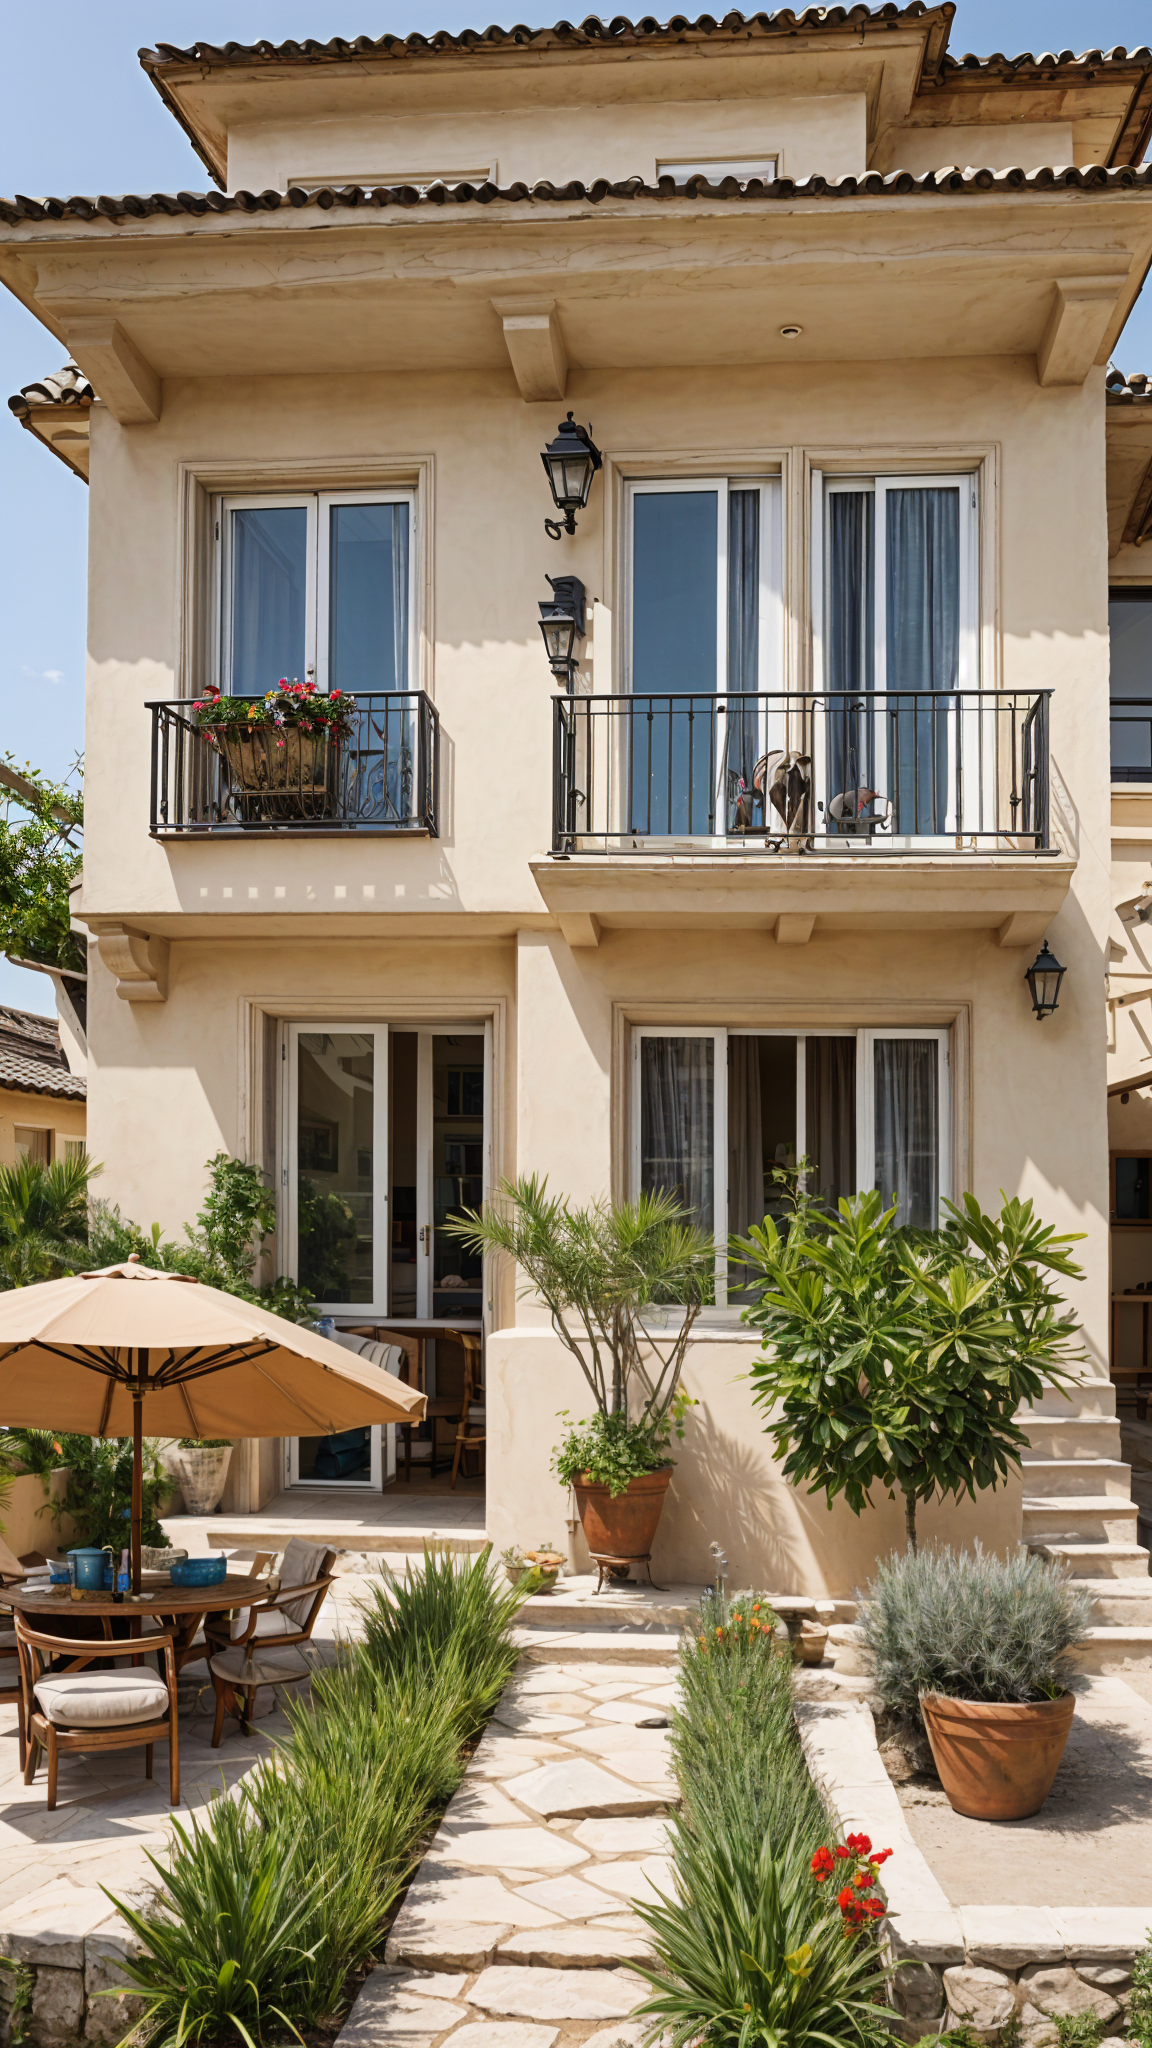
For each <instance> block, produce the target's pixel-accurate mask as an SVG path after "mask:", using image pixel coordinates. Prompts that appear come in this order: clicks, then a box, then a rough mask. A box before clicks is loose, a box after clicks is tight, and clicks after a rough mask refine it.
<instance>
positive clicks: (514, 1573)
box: [500, 1543, 528, 1586]
mask: <svg viewBox="0 0 1152 2048" xmlns="http://www.w3.org/2000/svg"><path fill="white" fill-rule="evenodd" d="M500 1562H501V1564H502V1565H503V1567H504V1576H505V1578H506V1579H507V1581H508V1584H509V1585H510V1586H518V1585H519V1583H520V1581H521V1579H522V1578H523V1577H524V1574H525V1572H526V1571H527V1570H528V1560H527V1558H526V1557H525V1555H524V1552H523V1551H522V1550H521V1548H520V1545H519V1544H518V1543H510V1544H509V1545H508V1548H507V1550H502V1551H501V1552H500Z"/></svg>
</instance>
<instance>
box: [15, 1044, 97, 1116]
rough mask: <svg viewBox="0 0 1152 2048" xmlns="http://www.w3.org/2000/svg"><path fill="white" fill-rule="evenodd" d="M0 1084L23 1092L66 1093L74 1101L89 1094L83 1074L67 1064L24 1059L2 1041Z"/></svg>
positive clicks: (34, 1093)
mask: <svg viewBox="0 0 1152 2048" xmlns="http://www.w3.org/2000/svg"><path fill="white" fill-rule="evenodd" d="M0 1088H14V1089H18V1090H19V1091H20V1093H21V1094H24V1095H58V1096H68V1097H70V1098H71V1099H72V1101H74V1102H83V1101H84V1100H85V1098H86V1096H87V1094H88V1083H87V1081H86V1079H85V1077H84V1075H83V1074H70V1073H69V1072H68V1069H67V1067H62V1066H59V1067H58V1066H53V1065H52V1063H51V1061H49V1060H35V1059H27V1058H25V1056H24V1054H23V1053H19V1052H9V1051H8V1050H7V1048H6V1047H5V1046H2V1045H0Z"/></svg>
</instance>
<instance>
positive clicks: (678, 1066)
mask: <svg viewBox="0 0 1152 2048" xmlns="http://www.w3.org/2000/svg"><path fill="white" fill-rule="evenodd" d="M715 1086H716V1078H715V1073H714V1062H713V1041H712V1039H710V1038H642V1039H641V1041H640V1186H641V1188H642V1189H643V1190H644V1191H645V1192H646V1193H651V1194H655V1193H656V1192H657V1191H658V1190H659V1189H661V1188H665V1189H667V1190H668V1191H669V1192H670V1193H672V1194H676V1195H678V1196H679V1198H680V1200H681V1202H682V1203H683V1205H684V1207H685V1208H686V1209H687V1210H688V1211H689V1213H690V1215H691V1217H692V1220H693V1222H695V1223H698V1224H700V1225H701V1226H702V1227H703V1228H704V1229H705V1230H711V1229H712V1228H713V1226H714V1217H715V1201H714V1182H715V1172H714V1167H713V1159H714V1149H713V1132H714V1129H715V1124H714V1118H715Z"/></svg>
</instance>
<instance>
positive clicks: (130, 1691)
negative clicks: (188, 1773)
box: [15, 1614, 180, 1812]
mask: <svg viewBox="0 0 1152 2048" xmlns="http://www.w3.org/2000/svg"><path fill="white" fill-rule="evenodd" d="M15 1620H16V1641H17V1645H18V1649H19V1656H20V1681H21V1687H22V1690H23V1696H24V1728H25V1739H26V1756H25V1760H24V1783H25V1784H26V1785H30V1784H31V1783H32V1780H33V1778H34V1777H35V1775H36V1769H37V1765H38V1763H39V1758H40V1752H41V1750H45V1751H46V1752H47V1756H48V1810H49V1812H52V1810H53V1809H54V1807H55V1805H56V1773H57V1767H58V1765H59V1761H60V1752H61V1751H62V1750H63V1751H64V1753H65V1754H69V1753H71V1752H73V1751H78V1752H79V1753H81V1754H84V1755H87V1754H91V1753H93V1752H95V1751H96V1750H104V1749H138V1748H140V1747H141V1746H143V1749H144V1776H145V1777H146V1778H150V1777H151V1776H152V1750H153V1746H154V1745H155V1744H156V1743H157V1742H166V1743H167V1744H168V1780H169V1794H170V1797H171V1802H172V1805H173V1806H179V1804H180V1735H179V1726H178V1722H177V1716H176V1655H175V1651H174V1648H173V1632H172V1630H171V1629H160V1630H158V1631H156V1632H155V1633H153V1634H150V1635H149V1636H148V1637H147V1648H148V1654H149V1655H150V1656H151V1654H152V1652H153V1651H155V1652H156V1654H157V1656H158V1657H160V1656H162V1657H163V1659H164V1670H165V1673H166V1676H165V1677H163V1678H161V1677H159V1676H158V1675H157V1673H156V1672H155V1671H151V1670H149V1669H147V1668H146V1667H145V1668H141V1667H140V1666H139V1665H134V1666H133V1667H132V1668H130V1669H129V1670H126V1671H125V1670H119V1669H113V1670H111V1671H88V1670H86V1669H84V1668H83V1667H84V1666H87V1665H89V1664H92V1663H94V1662H96V1661H99V1662H101V1663H107V1662H108V1661H109V1656H110V1654H111V1656H113V1657H115V1656H117V1655H119V1656H125V1655H131V1656H133V1657H136V1658H139V1657H141V1655H142V1645H143V1640H144V1639H142V1640H141V1644H139V1645H137V1644H135V1643H133V1642H131V1641H130V1640H129V1641H119V1640H118V1641H116V1642H110V1641H109V1640H108V1637H107V1636H104V1635H101V1636H100V1637H99V1638H98V1639H96V1640H82V1639H80V1638H79V1637H76V1636H50V1635H46V1634H45V1633H44V1632H43V1630H42V1629H37V1628H32V1627H31V1626H30V1625H29V1623H28V1621H27V1620H26V1618H25V1616H24V1615H22V1614H17V1615H16V1617H15ZM57 1657H66V1658H67V1659H68V1662H69V1665H70V1666H72V1667H73V1668H72V1669H70V1670H68V1671H61V1672H56V1673H53V1671H52V1668H51V1667H52V1662H53V1659H54V1658H57ZM77 1665H80V1666H81V1667H82V1668H81V1669H79V1670H77V1669H76V1668H75V1666H77Z"/></svg>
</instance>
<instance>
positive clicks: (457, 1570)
mask: <svg viewBox="0 0 1152 2048" xmlns="http://www.w3.org/2000/svg"><path fill="white" fill-rule="evenodd" d="M490 1559H491V1551H490V1548H486V1549H485V1550H483V1551H481V1552H480V1553H479V1555H478V1556H476V1557H472V1558H465V1559H456V1560H453V1559H450V1558H447V1557H443V1556H437V1555H435V1554H434V1553H431V1552H429V1553H427V1554H426V1556H425V1560H424V1569H423V1571H419V1570H414V1569H413V1568H412V1567H411V1566H410V1567H409V1568H408V1570H407V1572H406V1574H405V1577H404V1579H403V1580H401V1581H397V1580H395V1579H392V1578H391V1577H389V1578H387V1579H386V1580H385V1581H384V1582H382V1583H381V1584H380V1585H379V1586H377V1587H376V1588H375V1589H374V1591H373V1594H372V1598H371V1603H370V1606H369V1610H368V1614H367V1637H366V1640H365V1641H364V1642H361V1643H356V1644H354V1645H352V1646H351V1647H350V1648H348V1649H347V1650H346V1651H345V1652H344V1653H343V1655H342V1657H341V1660H340V1662H339V1663H338V1664H337V1666H336V1667H335V1669H333V1670H328V1671H319V1672H317V1673H316V1674H315V1675H314V1677H313V1680H312V1697H311V1702H310V1703H309V1702H308V1701H306V1700H301V1699H297V1700H294V1701H292V1702H290V1703H289V1705H288V1707H287V1713H288V1720H289V1734H288V1736H287V1739H286V1740H285V1741H284V1742H283V1743H282V1744H281V1745H280V1747H279V1749H278V1751H277V1754H276V1755H275V1756H274V1757H272V1758H269V1759H267V1760H265V1761H264V1762H263V1763H261V1764H259V1765H258V1766H257V1768H256V1769H255V1770H253V1771H250V1772H249V1773H248V1775H247V1776H246V1777H245V1778H244V1779H242V1780H241V1783H240V1784H239V1786H237V1787H236V1789H235V1791H234V1792H233V1793H232V1794H231V1796H222V1797H219V1798H217V1799H216V1800H214V1801H213V1803H212V1806H211V1808H210V1811H209V1815H208V1818H207V1819H206V1820H205V1821H204V1822H203V1823H197V1822H193V1826H192V1829H191V1831H190V1832H189V1831H188V1830H186V1829H184V1828H182V1827H180V1826H179V1824H176V1825H175V1834H174V1838H173V1842H172V1846H171V1848H170V1850H169V1853H168V1857H167V1859H166V1861H165V1862H164V1863H160V1862H158V1861H156V1859H154V1858H153V1859H151V1860H152V1861H153V1864H154V1868H155V1869H156V1871H157V1874H158V1876H159V1878H160V1882H161V1886H162V1897H161V1902H160V1906H159V1908H158V1910H157V1911H155V1912H149V1913H143V1914H141V1913H137V1912H134V1911H133V1910H132V1909H130V1908H129V1907H126V1906H124V1905H122V1904H121V1903H120V1901H119V1900H118V1899H115V1898H113V1901H112V1902H113V1904H114V1905H115V1906H117V1908H118V1910H119V1911H120V1913H121V1914H122V1915H123V1917H124V1919H125V1920H127V1922H128V1924H129V1926H130V1927H131V1928H132V1929H133V1931H134V1932H135V1934H136V1935H137V1936H138V1937H139V1939H140V1941H141V1943H142V1944H143V1946H144V1948H145V1950H146V1953H145V1954H144V1955H142V1956H140V1957H138V1958H137V1959H135V1960H133V1961H130V1962H128V1963H127V1964H126V1965H125V1968H126V1970H127V1974H128V1976H129V1978H130V1979H131V1980H132V1982H133V1983H134V1985H135V1986H136V1987H137V1989H138V1990H139V1991H140V1992H141V1993H142V1994H143V1996H144V1999H145V2001H146V2006H145V2014H144V2019H143V2021H142V2022H141V2032H140V2034H139V2036H138V2038H139V2039H140V2040H142V2041H147V2042H148V2043H149V2044H150V2048H186V2044H188V2048H196V2044H199V2043H211V2044H213V2048H216V2044H217V2043H228V2044H233V2043H234V2044H237V2048H239V2044H240V2043H243V2044H244V2048H261V2044H263V2043H265V2042H268V2041H276V2042H283V2041H284V2040H285V2039H286V2038H287V2036H288V2035H290V2034H294V2035H297V2037H299V2030H300V2029H301V2028H305V2027H316V2026H318V2025H320V2024H321V2023H322V2022H325V2021H327V2020H328V2019H329V2016H330V2015H331V2014H332V2013H334V2012H338V2011H339V2010H340V2009H341V2008H342V2006H343V2005H344V2004H345V2003H346V2002H347V1988H348V1979H349V1975H350V1973H351V1972H353V1971H356V1970H358V1969H359V1968H361V1967H362V1966H363V1965H364V1964H365V1963H366V1962H367V1961H368V1960H369V1959H371V1958H372V1957H373V1956H374V1955H375V1954H376V1953H377V1951H378V1949H379V1946H380V1937H381V1933H382V1930H383V1928H384V1926H385V1924H386V1922H387V1919H388V1916H389V1914H390V1912H391V1910H392V1908H393V1906H394V1905H395V1903H396V1900H397V1898H398V1897H399V1894H400V1892H401V1891H402V1889H403V1886H404V1884H405V1883H406V1882H407V1879H408V1877H409V1875H410V1873H411V1871H412V1869H413V1867H414V1865H415V1863H416V1861H417V1860H418V1857H419V1850H420V1844H421V1843H422V1841H423V1840H424V1838H425V1835H426V1833H427V1830H428V1829H429V1827H430V1826H431V1825H432V1824H433V1823H434V1821H435V1819H436V1816H437V1815H438V1814H439V1813H440V1812H441V1811H442V1810H443V1808H444V1806H445V1805H446V1804H447V1801H448V1800H449V1798H450V1797H451V1795H452V1793H453V1792H454V1791H455V1789H456V1786H457V1785H458V1784H459V1782H460V1777H461V1772H462V1769H463V1764H462V1755H461V1752H462V1747H463V1745H464V1744H465V1743H466V1742H467V1741H468V1740H470V1738H471V1737H472V1736H473V1735H474V1734H475V1733H476V1732H477V1730H478V1729H479V1728H480V1727H481V1726H482V1725H483V1722H484V1721H485V1720H486V1719H487V1717H488V1714H489V1713H490V1712H491V1709H492V1707H493V1705H494V1704H495V1701H496V1699H497V1698H498V1697H499V1694H500V1692H501V1690H502V1688H503V1685H504V1683H505V1681H506V1679H507V1676H508V1674H509V1672H510V1671H511V1668H512V1665H513V1663H514V1662H515V1651H514V1649H513V1648H512V1644H511V1629H512V1623H513V1619H514V1617H515V1613H516V1609H517V1606H518V1604H519V1596H518V1595H517V1594H516V1593H509V1592H506V1591H504V1590H503V1589H502V1588H500V1587H498V1586H496V1585H495V1583H494V1581H493V1579H492V1576H491V1571H490ZM109 1897H112V1894H111V1893H109Z"/></svg>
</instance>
